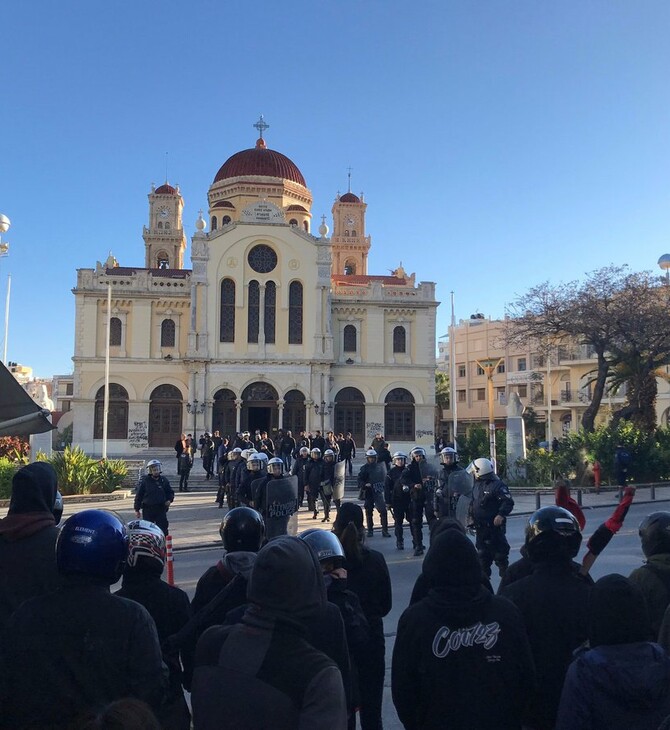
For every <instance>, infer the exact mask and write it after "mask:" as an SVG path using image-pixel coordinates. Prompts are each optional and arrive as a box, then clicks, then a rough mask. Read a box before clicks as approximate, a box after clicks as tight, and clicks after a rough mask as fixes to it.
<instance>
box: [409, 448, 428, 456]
mask: <svg viewBox="0 0 670 730" xmlns="http://www.w3.org/2000/svg"><path fill="white" fill-rule="evenodd" d="M409 453H410V455H411V456H412V458H413V459H416V458H417V456H418V457H419V459H425V458H426V449H424V448H423V446H415V447H414V448H413V449H412V450H411V451H410V452H409Z"/></svg>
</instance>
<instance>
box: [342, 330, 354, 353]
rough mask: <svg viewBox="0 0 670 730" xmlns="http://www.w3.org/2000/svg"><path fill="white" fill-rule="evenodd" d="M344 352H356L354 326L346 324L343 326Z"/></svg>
mask: <svg viewBox="0 0 670 730" xmlns="http://www.w3.org/2000/svg"><path fill="white" fill-rule="evenodd" d="M342 349H343V350H344V352H356V349H357V348H356V328H355V327H354V325H353V324H348V325H346V327H345V328H344V347H343V348H342Z"/></svg>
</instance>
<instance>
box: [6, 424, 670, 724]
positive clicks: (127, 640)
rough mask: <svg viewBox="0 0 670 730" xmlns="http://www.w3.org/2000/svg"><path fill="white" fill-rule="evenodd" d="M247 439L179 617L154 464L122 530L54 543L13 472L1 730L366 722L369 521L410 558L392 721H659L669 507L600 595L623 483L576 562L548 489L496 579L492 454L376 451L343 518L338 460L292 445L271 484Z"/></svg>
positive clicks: (496, 489) (87, 527)
mask: <svg viewBox="0 0 670 730" xmlns="http://www.w3.org/2000/svg"><path fill="white" fill-rule="evenodd" d="M242 436H244V434H242ZM261 437H262V434H261ZM325 445H326V446H327V444H325ZM244 446H245V448H242V447H241V446H233V447H232V448H231V449H230V451H229V452H227V454H226V459H225V465H224V469H223V472H224V474H225V473H226V469H228V468H229V467H230V469H229V472H228V474H227V476H226V477H225V478H224V481H223V485H224V486H229V487H232V489H231V488H228V489H227V490H226V491H225V497H226V498H228V500H229V509H228V510H227V512H226V513H225V515H224V519H223V521H222V523H221V528H220V535H221V540H222V543H223V555H222V557H221V559H220V560H218V561H217V562H216V563H215V564H214V565H212V566H211V567H209V568H208V569H207V570H206V571H205V572H204V574H203V575H202V576H201V578H200V579H199V581H198V583H197V587H196V590H195V595H194V597H193V600H192V601H189V598H188V596H187V595H186V593H184V592H183V591H182V590H180V589H179V588H176V587H174V586H170V585H168V584H167V583H166V582H165V581H164V580H162V574H163V571H164V567H165V563H166V533H167V531H168V529H169V525H168V523H167V512H168V509H169V506H170V504H171V502H172V500H173V499H174V492H173V490H172V489H171V487H170V485H169V481H168V480H167V479H166V478H165V476H163V475H162V473H161V465H160V462H158V461H156V460H154V461H153V462H150V463H149V465H148V470H147V471H148V473H147V475H146V476H145V477H144V478H143V480H142V482H141V484H140V485H139V487H138V490H137V495H136V499H135V510H136V515H135V516H136V519H134V520H132V521H130V522H129V523H128V524H124V522H123V520H121V518H120V517H119V516H118V515H116V514H115V513H114V512H110V511H105V510H83V511H81V512H78V513H76V514H74V515H73V516H71V517H70V518H69V519H67V520H66V521H65V523H64V524H63V525H62V527H58V522H59V520H60V513H61V512H62V500H59V495H58V491H57V480H56V475H55V472H54V471H53V468H52V467H51V466H50V465H49V464H46V463H39V462H38V463H35V464H30V465H29V466H26V467H23V468H22V469H20V470H19V471H17V473H16V474H15V476H14V478H13V485H12V499H11V502H10V507H9V511H8V514H7V517H5V518H4V519H2V520H0V728H12V730H21V729H22V728H53V729H54V730H57V729H61V730H64V729H65V728H82V729H86V730H88V729H89V728H125V727H128V728H132V727H144V728H153V727H156V728H167V729H168V730H188V728H190V727H191V726H193V727H194V728H195V729H196V730H201V729H202V730H209V729H210V728H212V729H213V728H248V729H250V730H254V729H255V728H259V729H260V728H278V729H279V730H282V729H283V728H287V729H288V728H317V727H319V728H324V727H326V728H334V729H340V728H341V729H342V730H344V729H345V728H346V729H347V730H349V729H352V730H353V728H355V727H356V725H357V723H359V724H360V727H361V728H362V730H381V728H382V699H383V691H384V681H385V669H386V638H385V633H384V626H383V620H384V617H385V616H387V615H388V613H389V612H390V610H391V608H392V595H393V591H392V585H391V579H390V576H389V571H388V567H387V564H386V560H385V558H384V556H383V554H382V553H381V552H379V551H377V550H374V549H373V548H371V547H370V543H369V538H370V536H371V535H373V534H374V522H373V520H374V513H375V511H376V512H377V513H378V515H379V518H380V523H381V535H382V536H385V537H386V536H388V537H391V533H390V529H389V524H388V515H390V516H391V517H392V518H393V521H394V526H393V527H394V535H395V538H396V548H397V549H398V550H402V549H404V530H405V524H404V523H406V522H407V523H409V530H410V535H411V538H412V543H413V547H414V551H415V555H416V556H417V557H421V556H422V555H423V553H424V551H425V556H424V557H423V562H422V567H421V573H420V575H419V576H418V578H417V580H416V583H415V585H414V589H413V591H412V596H411V599H410V604H409V606H408V607H407V608H406V609H405V610H404V612H403V613H402V616H401V617H400V620H399V622H398V625H397V631H395V644H394V647H393V655H392V662H391V677H390V683H391V690H392V698H393V703H394V705H395V708H396V710H397V713H398V716H399V718H400V720H401V722H402V724H403V726H404V727H405V728H408V729H411V730H419V729H424V728H436V729H437V728H464V729H465V728H473V729H475V730H478V729H480V728H481V729H482V730H483V729H484V728H486V729H487V730H489V729H491V728H502V729H503V730H506V729H507V728H509V729H511V728H517V729H521V728H523V729H524V730H550V729H552V728H559V729H560V730H567V729H568V728H570V729H571V730H573V729H576V730H581V729H582V728H583V729H584V730H586V728H603V729H604V728H613V729H614V730H617V729H618V728H621V729H622V730H623V729H624V728H625V729H626V730H629V729H633V730H636V729H638V728H639V729H640V730H641V729H642V728H645V729H646V728H650V729H651V728H653V729H656V728H663V730H667V728H670V720H668V719H666V718H668V717H669V716H670V654H669V653H668V652H670V609H669V608H668V605H669V604H670V512H655V513H652V514H650V515H648V516H647V517H646V518H645V519H644V520H643V522H642V523H641V524H640V526H639V534H640V539H641V547H642V550H643V552H644V555H645V558H646V562H645V563H644V565H643V566H641V567H640V568H637V569H636V570H634V571H633V572H632V573H631V575H630V576H628V577H624V576H622V575H608V576H605V577H603V578H601V579H600V580H598V581H597V582H595V583H594V581H593V580H592V578H591V577H590V574H589V569H590V566H591V565H592V564H593V560H595V558H596V557H597V556H598V555H599V554H600V552H602V550H603V549H604V548H605V546H606V545H607V543H608V542H609V540H610V539H611V538H612V536H613V535H614V534H615V533H616V531H617V530H618V529H619V528H620V527H621V525H622V523H623V520H624V518H625V515H626V513H627V510H628V507H629V506H630V503H631V502H632V499H633V495H634V489H633V488H631V487H627V488H626V490H625V492H624V495H623V499H622V501H621V503H620V504H619V505H618V506H617V508H616V509H615V511H614V513H613V514H612V516H611V517H610V518H609V519H608V520H607V521H605V522H604V523H603V524H602V525H600V526H599V527H598V528H597V529H596V530H595V531H594V532H593V534H592V535H591V537H590V538H589V540H588V543H587V553H586V556H585V557H584V559H583V560H582V562H581V563H579V562H577V561H576V558H577V555H578V553H579V551H580V548H581V547H582V542H583V537H582V533H583V530H584V527H585V518H584V515H583V513H582V512H581V510H580V508H579V505H577V504H576V502H575V501H574V500H572V499H571V498H570V496H569V491H568V488H567V485H566V484H565V483H561V484H560V485H559V486H558V488H557V492H556V503H557V504H556V506H549V507H544V508H542V509H540V510H538V511H537V512H535V513H534V514H533V515H532V516H531V517H530V518H529V519H528V520H527V523H526V528H525V541H524V545H523V548H522V555H521V557H520V559H519V560H517V561H515V562H513V563H512V564H510V562H509V553H510V546H509V543H508V542H507V539H506V535H505V532H506V523H507V518H508V516H509V515H510V514H511V513H512V510H513V508H514V502H513V499H512V496H511V494H510V492H509V489H508V488H507V486H506V485H505V483H504V482H503V481H502V480H501V479H500V477H498V476H497V475H496V473H495V469H494V465H493V463H492V462H491V461H490V460H488V459H486V458H479V459H476V460H474V461H473V462H472V464H471V465H469V467H468V469H463V468H462V467H461V465H459V464H458V455H457V453H456V451H455V450H454V449H453V448H451V447H449V446H445V447H444V448H443V449H442V452H441V454H440V466H439V467H436V466H434V465H433V464H432V463H431V461H430V460H429V459H427V455H426V452H425V449H423V448H422V447H415V448H414V449H412V451H410V453H409V454H408V455H406V454H404V453H401V452H395V453H394V454H392V455H391V454H390V453H389V459H388V460H387V459H386V454H385V453H384V452H385V451H386V452H388V445H387V444H386V442H384V441H383V439H382V440H381V442H379V443H377V444H371V448H370V449H368V450H367V452H366V460H365V463H364V464H363V465H362V467H361V468H360V471H359V474H358V485H359V489H360V492H359V495H358V496H359V497H360V501H361V502H362V506H361V505H360V504H359V503H357V502H356V501H343V500H342V499H341V498H335V497H334V495H336V494H337V493H338V491H337V484H336V481H337V476H336V475H335V465H336V464H338V463H341V462H338V460H337V455H336V454H335V452H334V450H332V449H329V448H324V449H323V450H321V449H320V448H319V447H317V446H314V445H313V444H312V443H310V444H309V445H298V443H296V448H295V450H294V452H292V463H291V466H290V468H289V467H287V465H286V462H285V460H284V459H283V458H282V457H281V456H277V455H275V452H274V451H273V452H272V455H271V454H264V453H263V452H262V451H258V450H256V449H255V447H253V446H252V447H247V446H246V444H244ZM251 449H254V450H253V451H251ZM245 451H246V452H247V453H246V454H245V453H244V452H245ZM328 452H330V454H329V453H328ZM280 453H281V451H280ZM263 456H265V458H262V457H263ZM387 464H388V465H389V468H387ZM344 468H345V469H346V465H345V466H344ZM237 471H240V472H241V475H240V478H239V480H238V479H237V478H236V477H234V476H232V474H236V473H237ZM338 471H342V472H344V469H343V468H340V469H339V470H338ZM247 474H250V475H251V477H252V478H248V479H247V478H245V476H246V475H247ZM225 479H229V481H225ZM329 482H330V488H328V483H329ZM282 485H283V486H287V487H288V488H289V489H288V491H282V489H281V488H280V487H281V486H282ZM291 490H293V491H291ZM299 490H302V491H299ZM301 495H302V496H301ZM310 495H312V504H311V505H310V506H309V507H308V509H310V510H314V511H316V512H318V506H317V503H316V498H317V495H318V498H319V499H320V500H321V505H322V507H323V510H324V514H325V517H324V520H329V519H330V516H329V515H330V513H331V499H330V498H331V497H332V504H333V508H334V510H335V513H334V519H333V523H332V531H331V530H329V529H324V528H325V525H324V526H318V527H317V526H314V527H313V528H311V529H308V530H305V531H303V532H302V533H301V534H300V535H299V536H289V535H288V534H287V532H288V531H289V520H290V517H291V514H290V508H289V507H290V504H291V502H292V505H293V507H294V508H295V509H297V508H298V506H299V503H300V504H301V503H302V501H303V500H304V498H305V497H307V500H308V502H309V500H310ZM284 500H288V502H285V501H284ZM287 505H289V506H287ZM314 516H315V517H316V514H315V515H314ZM426 529H427V532H428V540H426V542H427V545H426V543H425V542H424V531H425V530H426ZM468 533H474V534H475V536H476V537H475V541H474V542H473V540H472V539H471V538H470V537H469V535H468ZM494 565H495V566H496V568H497V570H498V573H499V575H500V577H501V581H500V587H499V588H498V591H497V594H496V593H494V591H493V589H492V585H491V580H490V578H491V570H492V567H493V566H494ZM119 581H120V587H118V589H117V590H116V591H115V592H114V593H112V592H111V587H113V586H115V585H117V584H118V583H119ZM389 628H390V630H391V633H393V629H394V628H395V627H387V631H389ZM185 691H186V692H190V699H191V704H190V707H189V704H188V703H187V702H186V698H185ZM138 718H141V719H140V720H138ZM138 722H140V723H141V724H137V723H138ZM133 723H134V724H133Z"/></svg>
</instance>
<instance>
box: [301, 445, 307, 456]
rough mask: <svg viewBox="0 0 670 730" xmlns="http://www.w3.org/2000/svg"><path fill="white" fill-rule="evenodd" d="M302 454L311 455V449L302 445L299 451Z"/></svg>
mask: <svg viewBox="0 0 670 730" xmlns="http://www.w3.org/2000/svg"><path fill="white" fill-rule="evenodd" d="M298 453H299V454H300V455H301V456H309V449H308V448H307V447H306V446H301V447H300V451H299V452H298Z"/></svg>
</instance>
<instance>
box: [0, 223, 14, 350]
mask: <svg viewBox="0 0 670 730" xmlns="http://www.w3.org/2000/svg"><path fill="white" fill-rule="evenodd" d="M11 225H12V222H11V221H10V220H9V218H7V216H6V215H2V213H0V258H4V257H5V256H9V243H7V242H6V241H5V242H3V240H2V234H3V233H7V231H8V230H9V227H10V226H11ZM11 288H12V277H11V275H10V274H7V299H6V300H5V339H4V344H3V348H2V362H3V363H5V364H7V337H8V335H9V293H10V291H11Z"/></svg>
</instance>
